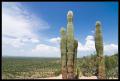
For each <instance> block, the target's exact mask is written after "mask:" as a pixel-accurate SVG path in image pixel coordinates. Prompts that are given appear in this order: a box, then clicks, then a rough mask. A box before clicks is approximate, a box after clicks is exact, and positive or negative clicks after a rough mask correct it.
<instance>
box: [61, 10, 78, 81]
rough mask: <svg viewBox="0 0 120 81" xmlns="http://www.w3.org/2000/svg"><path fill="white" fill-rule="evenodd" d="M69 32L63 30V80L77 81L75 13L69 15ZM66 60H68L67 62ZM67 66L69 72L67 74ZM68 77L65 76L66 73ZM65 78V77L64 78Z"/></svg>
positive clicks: (70, 12)
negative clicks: (73, 80)
mask: <svg viewBox="0 0 120 81" xmlns="http://www.w3.org/2000/svg"><path fill="white" fill-rule="evenodd" d="M67 20H68V23H67V32H66V33H65V31H64V29H63V28H62V29H61V60H62V61H61V63H62V76H63V79H65V78H66V76H67V79H75V69H76V62H77V61H76V59H77V46H78V42H77V40H75V39H74V29H73V12H72V11H69V12H68V14H67ZM65 59H66V60H65ZM66 66H67V72H66ZM63 72H64V73H65V74H66V73H67V75H65V74H64V73H63ZM64 76H65V77H64Z"/></svg>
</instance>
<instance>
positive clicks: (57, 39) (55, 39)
mask: <svg viewBox="0 0 120 81" xmlns="http://www.w3.org/2000/svg"><path fill="white" fill-rule="evenodd" d="M49 42H51V43H57V44H58V43H60V37H56V38H51V39H50V40H49Z"/></svg>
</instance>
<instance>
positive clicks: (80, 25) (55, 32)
mask: <svg viewBox="0 0 120 81" xmlns="http://www.w3.org/2000/svg"><path fill="white" fill-rule="evenodd" d="M69 10H72V11H73V14H74V15H73V22H74V35H75V38H76V39H77V40H78V41H79V46H78V57H80V56H84V55H89V54H90V53H93V52H94V51H95V48H94V39H93V38H94V37H93V36H94V30H95V23H96V21H98V20H99V21H100V22H101V23H102V33H103V40H104V50H105V51H104V53H105V54H107V55H111V54H113V53H116V52H117V51H118V3H117V2H19V3H18V2H3V3H2V51H3V53H2V55H3V56H39V57H42V56H43V57H60V49H59V42H60V28H61V27H65V28H66V26H67V12H68V11H69Z"/></svg>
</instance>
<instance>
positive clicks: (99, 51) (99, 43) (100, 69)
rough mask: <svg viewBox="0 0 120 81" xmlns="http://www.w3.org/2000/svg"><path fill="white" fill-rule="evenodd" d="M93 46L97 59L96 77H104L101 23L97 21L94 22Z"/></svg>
mask: <svg viewBox="0 0 120 81" xmlns="http://www.w3.org/2000/svg"><path fill="white" fill-rule="evenodd" d="M95 48H96V52H97V60H98V69H97V71H98V75H97V76H98V79H105V63H104V55H103V38H102V32H101V23H100V22H99V21H97V22H96V30H95Z"/></svg>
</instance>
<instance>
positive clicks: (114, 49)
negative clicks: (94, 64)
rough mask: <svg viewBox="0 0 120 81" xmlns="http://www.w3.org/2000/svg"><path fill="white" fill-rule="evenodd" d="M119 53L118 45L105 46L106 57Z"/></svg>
mask: <svg viewBox="0 0 120 81" xmlns="http://www.w3.org/2000/svg"><path fill="white" fill-rule="evenodd" d="M117 52H118V45H116V44H112V43H111V44H107V45H104V53H105V54H106V55H111V54H114V53H117Z"/></svg>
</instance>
